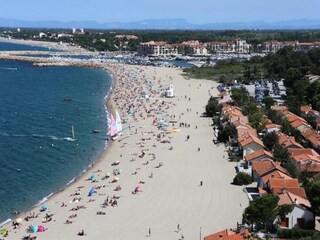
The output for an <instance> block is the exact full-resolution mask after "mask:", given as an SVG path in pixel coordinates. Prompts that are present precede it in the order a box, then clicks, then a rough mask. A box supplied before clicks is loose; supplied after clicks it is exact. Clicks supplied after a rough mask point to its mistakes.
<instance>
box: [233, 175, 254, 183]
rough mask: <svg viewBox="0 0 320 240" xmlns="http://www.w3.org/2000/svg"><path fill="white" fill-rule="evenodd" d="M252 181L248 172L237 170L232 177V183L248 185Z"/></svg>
mask: <svg viewBox="0 0 320 240" xmlns="http://www.w3.org/2000/svg"><path fill="white" fill-rule="evenodd" d="M251 183H252V178H251V176H250V175H249V174H247V173H244V172H239V173H237V175H236V176H235V177H234V178H233V184H235V185H239V186H242V185H248V184H251Z"/></svg>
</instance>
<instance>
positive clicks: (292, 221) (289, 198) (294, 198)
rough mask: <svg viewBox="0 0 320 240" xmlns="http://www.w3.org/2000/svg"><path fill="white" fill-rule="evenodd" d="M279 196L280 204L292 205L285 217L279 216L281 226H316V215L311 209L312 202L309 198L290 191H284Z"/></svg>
mask: <svg viewBox="0 0 320 240" xmlns="http://www.w3.org/2000/svg"><path fill="white" fill-rule="evenodd" d="M278 196H279V203H278V204H279V206H282V205H291V206H292V210H291V212H290V213H288V214H287V215H286V216H285V217H284V218H283V219H280V218H278V222H279V227H280V228H289V229H291V228H293V227H300V228H310V227H313V226H314V223H315V222H314V215H313V213H312V212H311V210H310V207H311V204H310V202H309V200H308V199H307V198H304V197H301V196H298V195H296V194H294V193H292V192H288V191H283V192H282V193H281V194H279V195H278Z"/></svg>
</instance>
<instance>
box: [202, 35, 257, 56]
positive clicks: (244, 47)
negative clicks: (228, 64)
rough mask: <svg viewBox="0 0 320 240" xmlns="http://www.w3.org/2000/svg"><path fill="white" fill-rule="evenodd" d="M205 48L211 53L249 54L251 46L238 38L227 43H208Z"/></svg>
mask: <svg viewBox="0 0 320 240" xmlns="http://www.w3.org/2000/svg"><path fill="white" fill-rule="evenodd" d="M206 46H207V48H208V49H210V50H211V52H212V53H249V52H250V49H251V44H248V43H247V42H246V40H243V39H240V38H236V39H234V40H233V41H228V42H208V43H206Z"/></svg>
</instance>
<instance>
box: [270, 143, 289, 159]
mask: <svg viewBox="0 0 320 240" xmlns="http://www.w3.org/2000/svg"><path fill="white" fill-rule="evenodd" d="M273 158H274V160H275V161H277V162H287V161H288V160H289V152H288V150H287V149H286V148H283V147H281V146H279V145H278V144H276V145H275V146H274V148H273Z"/></svg>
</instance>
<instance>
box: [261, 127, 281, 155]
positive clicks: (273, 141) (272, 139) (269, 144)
mask: <svg viewBox="0 0 320 240" xmlns="http://www.w3.org/2000/svg"><path fill="white" fill-rule="evenodd" d="M262 141H263V144H264V145H265V146H266V148H267V149H268V150H269V151H272V149H273V148H274V147H275V146H276V145H278V144H279V136H278V135H277V134H276V132H275V131H273V132H271V133H266V134H265V135H264V136H263V138H262Z"/></svg>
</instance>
